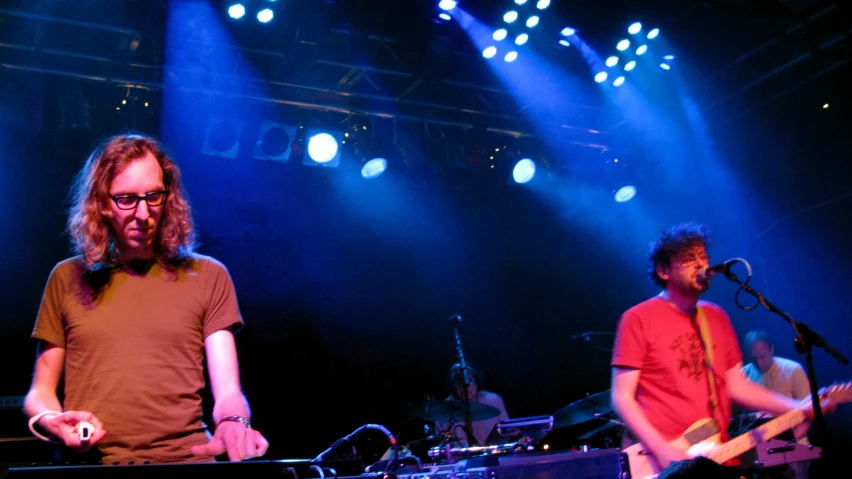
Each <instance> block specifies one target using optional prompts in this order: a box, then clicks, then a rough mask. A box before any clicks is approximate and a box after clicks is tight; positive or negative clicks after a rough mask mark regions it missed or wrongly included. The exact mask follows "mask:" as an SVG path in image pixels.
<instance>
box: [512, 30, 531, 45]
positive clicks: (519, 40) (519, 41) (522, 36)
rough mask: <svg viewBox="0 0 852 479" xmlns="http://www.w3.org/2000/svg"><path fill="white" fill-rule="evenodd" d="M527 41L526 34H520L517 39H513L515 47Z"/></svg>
mask: <svg viewBox="0 0 852 479" xmlns="http://www.w3.org/2000/svg"><path fill="white" fill-rule="evenodd" d="M529 39H530V36H529V35H527V34H526V33H521V34H520V35H518V37H517V38H515V45H523V44H524V43H527V40H529Z"/></svg>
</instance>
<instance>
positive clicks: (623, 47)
mask: <svg viewBox="0 0 852 479" xmlns="http://www.w3.org/2000/svg"><path fill="white" fill-rule="evenodd" d="M615 48H616V49H618V51H620V52H623V51H624V50H627V49H628V48H630V40H627V39H624V40H622V41H620V42H618V45H616V46H615Z"/></svg>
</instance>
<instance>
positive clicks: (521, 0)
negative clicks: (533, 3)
mask: <svg viewBox="0 0 852 479" xmlns="http://www.w3.org/2000/svg"><path fill="white" fill-rule="evenodd" d="M515 3H517V4H518V5H523V4H525V3H527V0H515Z"/></svg>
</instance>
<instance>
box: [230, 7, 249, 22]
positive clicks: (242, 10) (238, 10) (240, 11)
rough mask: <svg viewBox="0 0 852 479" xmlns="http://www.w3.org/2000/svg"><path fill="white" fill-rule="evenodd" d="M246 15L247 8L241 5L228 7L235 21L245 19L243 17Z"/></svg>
mask: <svg viewBox="0 0 852 479" xmlns="http://www.w3.org/2000/svg"><path fill="white" fill-rule="evenodd" d="M245 14H246V7H244V6H243V5H242V4H240V3H237V4H234V5H231V6H230V7H228V15H230V16H231V18H233V19H235V20H236V19H239V18H243V15H245Z"/></svg>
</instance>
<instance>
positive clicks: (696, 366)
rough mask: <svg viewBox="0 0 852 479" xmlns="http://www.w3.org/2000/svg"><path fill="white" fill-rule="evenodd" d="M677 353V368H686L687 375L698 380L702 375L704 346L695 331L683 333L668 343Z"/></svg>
mask: <svg viewBox="0 0 852 479" xmlns="http://www.w3.org/2000/svg"><path fill="white" fill-rule="evenodd" d="M669 349H670V350H672V351H673V352H675V353H677V356H678V363H679V365H678V370H679V371H683V370H686V374H687V376H688V377H690V378H692V379H694V380H695V381H700V380H701V379H702V378H703V377H704V367H703V365H704V348H702V347H701V338H700V337H699V336H698V334H697V333H694V332H692V333H683V334H681V335H680V336H678V337H677V338H675V340H674V341H672V343H671V344H670V345H669Z"/></svg>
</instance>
